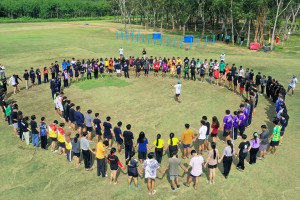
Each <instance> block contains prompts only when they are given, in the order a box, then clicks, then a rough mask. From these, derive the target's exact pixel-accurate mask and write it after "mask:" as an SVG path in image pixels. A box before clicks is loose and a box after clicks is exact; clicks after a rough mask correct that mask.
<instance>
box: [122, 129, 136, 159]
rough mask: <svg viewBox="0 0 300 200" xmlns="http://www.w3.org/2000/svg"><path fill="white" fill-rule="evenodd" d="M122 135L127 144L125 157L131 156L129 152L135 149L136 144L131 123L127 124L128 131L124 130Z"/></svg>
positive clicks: (125, 144)
mask: <svg viewBox="0 0 300 200" xmlns="http://www.w3.org/2000/svg"><path fill="white" fill-rule="evenodd" d="M122 137H123V138H124V146H125V159H127V158H128V157H129V153H130V152H131V151H132V149H133V144H134V141H133V140H134V136H133V133H132V132H131V125H130V124H127V125H126V131H124V132H123V134H122Z"/></svg>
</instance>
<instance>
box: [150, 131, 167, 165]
mask: <svg viewBox="0 0 300 200" xmlns="http://www.w3.org/2000/svg"><path fill="white" fill-rule="evenodd" d="M153 145H154V147H155V158H156V160H157V162H158V163H159V164H161V160H162V156H163V151H164V145H165V141H164V140H163V139H161V134H157V135H156V140H154V142H153Z"/></svg>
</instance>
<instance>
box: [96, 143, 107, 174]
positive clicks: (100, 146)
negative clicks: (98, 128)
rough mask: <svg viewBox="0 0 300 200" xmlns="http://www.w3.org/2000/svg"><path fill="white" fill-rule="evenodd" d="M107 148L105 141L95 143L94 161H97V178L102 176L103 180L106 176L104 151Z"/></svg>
mask: <svg viewBox="0 0 300 200" xmlns="http://www.w3.org/2000/svg"><path fill="white" fill-rule="evenodd" d="M107 146H108V141H107V140H105V141H103V142H102V140H100V141H99V142H98V143H97V147H96V154H95V156H96V160H97V176H100V175H102V178H105V177H106V176H107V174H106V161H105V157H106V155H105V149H106V147H107Z"/></svg>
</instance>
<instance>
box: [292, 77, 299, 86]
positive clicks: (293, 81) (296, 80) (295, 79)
mask: <svg viewBox="0 0 300 200" xmlns="http://www.w3.org/2000/svg"><path fill="white" fill-rule="evenodd" d="M297 83H298V79H297V78H296V77H295V78H292V79H291V83H290V86H291V87H293V88H295V87H296V84H297Z"/></svg>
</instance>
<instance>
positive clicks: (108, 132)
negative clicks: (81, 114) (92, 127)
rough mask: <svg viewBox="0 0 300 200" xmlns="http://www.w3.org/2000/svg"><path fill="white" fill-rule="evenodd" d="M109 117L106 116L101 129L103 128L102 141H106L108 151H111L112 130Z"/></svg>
mask: <svg viewBox="0 0 300 200" xmlns="http://www.w3.org/2000/svg"><path fill="white" fill-rule="evenodd" d="M110 120H111V117H110V116H107V117H106V122H104V123H103V128H104V140H107V141H108V143H109V145H108V149H111V146H112V134H113V130H112V125H111V123H110Z"/></svg>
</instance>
